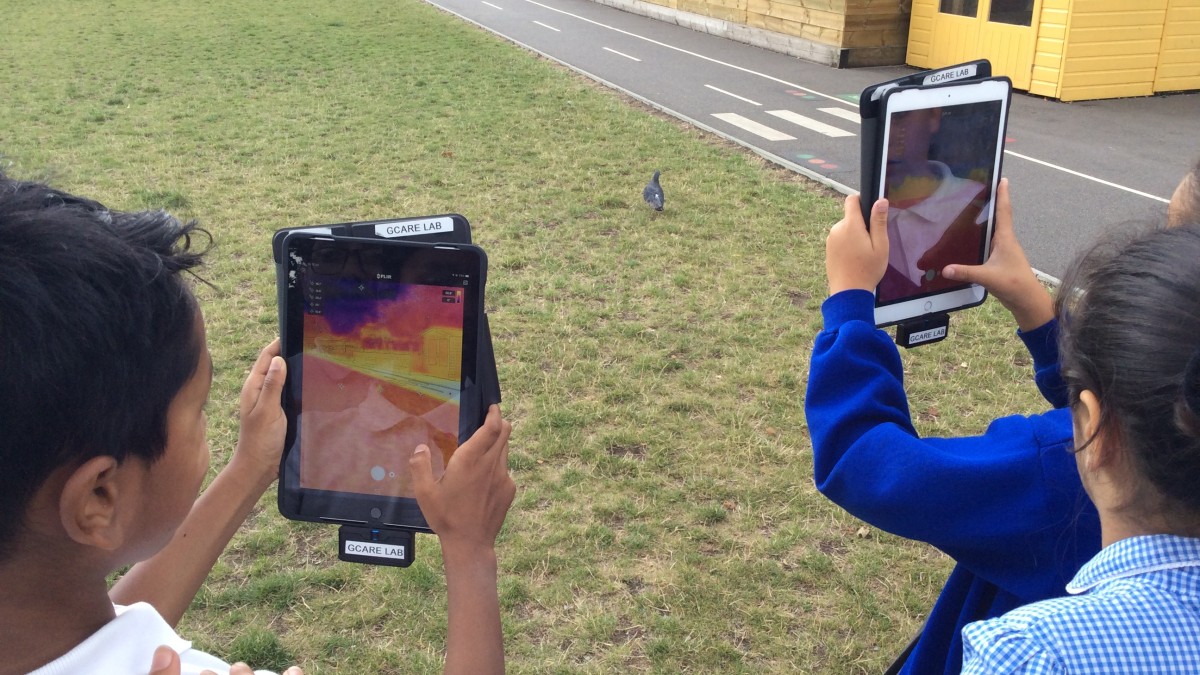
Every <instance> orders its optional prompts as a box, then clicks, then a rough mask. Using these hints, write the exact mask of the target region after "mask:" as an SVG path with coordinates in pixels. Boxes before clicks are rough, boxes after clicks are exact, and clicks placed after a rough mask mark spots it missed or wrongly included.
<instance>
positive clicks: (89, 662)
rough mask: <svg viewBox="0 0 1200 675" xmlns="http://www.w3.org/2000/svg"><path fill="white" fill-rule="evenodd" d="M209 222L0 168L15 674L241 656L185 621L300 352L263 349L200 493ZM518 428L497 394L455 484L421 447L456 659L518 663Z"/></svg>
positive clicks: (1, 635)
mask: <svg viewBox="0 0 1200 675" xmlns="http://www.w3.org/2000/svg"><path fill="white" fill-rule="evenodd" d="M202 235H204V236H206V233H204V232H203V231H202V230H199V229H197V228H196V226H195V224H194V223H181V222H180V221H178V220H176V219H175V218H173V217H171V216H170V215H168V214H166V213H163V212H161V211H160V212H141V213H122V212H117V211H110V210H108V209H106V208H105V207H104V206H102V205H101V204H99V203H97V202H94V201H91V200H88V199H83V198H79V197H75V196H73V195H69V194H67V193H64V192H61V191H59V190H55V189H53V188H50V187H47V186H46V185H43V184H40V183H34V182H23V181H15V180H11V179H9V178H7V177H5V176H3V174H0V270H3V273H0V401H3V402H4V409H3V411H2V412H0V466H3V467H4V470H3V471H0V579H3V580H4V581H3V584H2V585H0V653H3V654H5V660H4V663H3V665H0V673H10V672H11V673H26V672H30V671H34V672H36V673H39V674H41V673H45V674H47V675H49V674H51V673H68V672H69V673H78V672H96V673H139V672H140V673H145V672H147V671H148V670H149V668H150V665H151V662H152V659H153V658H154V654H155V648H156V647H158V646H159V645H164V644H165V645H168V646H170V647H172V648H173V649H174V651H176V652H178V653H179V656H180V658H181V660H182V664H183V670H184V672H196V671H198V670H199V669H201V668H211V669H215V670H217V671H219V672H225V671H226V670H227V669H228V668H229V666H228V665H227V664H225V663H224V662H222V661H221V660H219V659H217V658H215V657H213V656H210V655H208V654H204V653H202V652H199V651H197V650H193V649H191V648H190V647H191V645H190V643H188V642H187V641H186V640H183V639H181V638H179V636H177V635H176V634H175V632H174V631H173V630H172V628H171V626H173V625H174V624H175V623H176V622H177V621H178V620H179V618H180V617H181V616H182V614H183V612H184V611H185V610H186V608H187V606H188V604H189V603H190V602H191V600H192V598H193V597H194V595H195V593H196V591H197V590H198V589H199V587H200V584H201V583H203V581H204V578H205V577H206V576H207V575H208V572H209V571H210V570H211V568H212V565H213V564H214V562H215V561H216V558H217V556H218V555H220V553H221V551H222V550H223V549H224V547H225V545H226V544H227V543H228V541H229V539H230V538H231V537H232V536H233V533H234V532H235V531H236V530H237V528H238V527H239V526H240V525H241V523H242V522H243V520H244V519H245V518H246V516H247V515H248V514H249V512H250V510H251V508H253V506H254V504H255V503H257V501H258V499H259V498H260V497H261V496H262V494H263V493H264V492H265V491H266V489H267V487H269V486H270V484H271V483H272V482H273V481H274V479H275V477H276V473H277V470H278V464H279V456H280V452H281V450H282V445H283V436H284V433H285V431H286V419H285V417H284V415H283V412H282V410H281V409H280V405H279V401H280V392H281V389H282V386H283V382H284V378H285V366H284V362H283V359H282V358H280V357H279V343H278V341H275V342H272V343H271V344H270V345H268V346H267V347H266V348H264V349H263V350H262V352H261V353H260V355H259V357H258V360H257V361H256V362H255V364H254V366H253V368H252V369H251V371H250V374H249V376H248V377H247V379H246V383H245V385H244V386H243V389H242V394H241V400H240V406H239V407H240V418H241V429H240V433H239V437H238V444H237V448H236V450H235V451H234V453H233V455H232V457H231V459H230V461H229V464H228V465H227V466H226V467H225V468H224V469H223V470H222V471H221V472H220V474H219V475H218V476H217V477H216V478H215V479H214V480H213V482H212V484H211V485H210V486H209V488H208V489H207V490H206V491H205V492H204V494H203V495H201V496H200V498H199V499H197V498H196V496H197V492H198V491H199V489H200V486H201V484H202V482H203V480H204V476H205V473H206V471H207V468H208V459H209V454H208V446H207V441H206V438H205V431H206V420H205V417H204V406H205V403H206V401H207V398H208V392H209V389H210V387H211V383H212V360H211V357H210V355H209V352H208V347H207V343H206V339H205V332H204V319H203V316H202V315H201V313H200V308H199V306H198V304H197V302H196V299H195V296H194V295H193V294H192V291H191V288H190V286H189V282H188V280H187V279H185V277H184V273H185V272H188V271H190V270H193V269H194V268H195V267H196V266H198V265H199V264H200V263H201V260H202V256H203V251H197V250H195V249H194V248H193V244H194V242H195V240H196V239H197V238H199V237H200V236H202ZM510 431H511V427H510V425H509V424H508V423H507V422H505V421H503V420H502V419H501V417H500V413H499V409H498V408H493V409H492V410H491V411H490V412H489V415H488V418H487V421H486V422H485V424H484V426H483V427H482V428H481V429H480V430H479V432H477V433H476V434H475V436H473V437H472V438H471V439H470V440H469V441H468V442H467V443H464V444H463V446H462V448H460V449H459V452H458V453H456V454H455V458H454V460H453V461H451V463H450V466H448V467H447V470H446V473H445V475H444V476H443V477H442V478H441V479H440V480H438V481H434V479H433V477H432V474H431V470H430V468H429V453H428V449H427V448H426V449H424V451H422V450H423V448H418V449H417V452H415V453H414V455H413V460H412V466H413V470H414V475H415V482H416V492H417V495H418V501H419V502H420V505H421V507H422V509H423V510H424V511H425V514H426V517H427V519H428V520H429V522H430V524H431V525H432V526H433V527H434V529H435V530H436V531H437V532H438V533H439V537H440V538H441V539H442V550H443V558H444V559H445V561H446V575H447V582H448V586H449V594H450V630H449V638H448V642H449V645H448V655H447V670H448V671H457V672H497V671H502V670H503V649H502V642H501V640H502V636H501V632H500V617H499V609H498V601H497V600H496V557H495V550H494V541H495V537H496V534H497V533H498V531H499V529H500V525H501V524H502V523H503V520H504V515H505V513H506V512H507V509H508V506H509V505H510V504H511V502H512V498H513V495H514V493H515V486H514V484H513V482H512V479H511V478H510V477H509V475H508V471H507V457H508V435H509V432H510ZM460 455H461V456H462V459H461V460H459V457H460ZM452 490H453V491H455V492H458V491H460V490H469V491H471V492H472V493H473V494H478V495H480V496H481V499H480V500H478V501H477V502H475V503H472V504H466V505H464V504H460V503H457V502H455V501H454V500H450V499H447V498H446V497H445V496H444V494H445V493H447V492H450V491H452ZM132 563H136V564H135V565H134V567H133V568H132V569H131V570H130V571H129V572H128V573H127V574H125V575H124V576H123V577H122V578H121V579H120V580H119V581H118V582H117V583H116V584H115V585H113V587H112V588H111V590H110V589H109V588H108V584H107V577H108V575H110V574H112V573H113V572H114V571H116V570H118V569H120V568H122V567H124V566H126V565H129V564H132ZM467 635H470V636H471V638H470V640H471V641H470V642H469V643H468V641H467V640H468V638H467V637H466V636H467Z"/></svg>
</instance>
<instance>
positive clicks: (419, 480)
mask: <svg viewBox="0 0 1200 675" xmlns="http://www.w3.org/2000/svg"><path fill="white" fill-rule="evenodd" d="M450 459H451V461H454V458H453V457H451V458H450ZM408 471H409V475H410V476H411V478H412V484H413V492H414V493H415V494H416V496H417V501H418V502H420V501H422V500H423V499H424V498H426V497H427V496H428V495H430V494H431V493H432V491H433V484H434V483H435V482H436V481H435V480H434V478H433V465H432V459H431V458H430V456H429V446H428V445H425V444H424V443H422V444H421V445H418V446H417V447H416V449H415V450H413V453H412V457H410V458H409V459H408Z"/></svg>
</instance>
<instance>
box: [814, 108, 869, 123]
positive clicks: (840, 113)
mask: <svg viewBox="0 0 1200 675" xmlns="http://www.w3.org/2000/svg"><path fill="white" fill-rule="evenodd" d="M817 110H820V111H821V112H823V113H826V114H829V115H833V116H834V117H840V118H842V119H844V120H846V121H847V122H854V123H855V124H862V118H861V117H859V116H858V113H856V112H854V111H853V110H846V109H845V108H817Z"/></svg>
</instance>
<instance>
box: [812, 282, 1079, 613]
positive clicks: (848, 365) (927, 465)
mask: <svg viewBox="0 0 1200 675" xmlns="http://www.w3.org/2000/svg"><path fill="white" fill-rule="evenodd" d="M822 312H823V315H824V319H825V328H824V330H823V331H821V333H819V334H818V335H817V338H816V343H815V346H814V349H813V355H812V360H811V367H810V372H809V380H808V394H807V396H806V399H805V411H806V414H807V419H808V426H809V431H810V434H811V436H812V443H813V470H814V480H815V482H816V485H817V489H819V490H820V491H821V492H822V493H823V494H824V495H825V496H827V497H828V498H829V499H831V500H832V501H833V502H835V503H837V504H838V505H840V506H841V507H842V508H844V509H846V510H847V511H848V512H850V513H851V514H853V515H854V516H856V517H858V518H860V519H861V520H863V521H866V522H868V523H870V524H872V525H874V526H875V527H878V528H880V529H882V530H885V531H888V532H891V533H893V534H896V535H899V536H902V537H906V538H909V539H916V540H919V541H924V542H928V543H930V544H932V545H934V546H936V547H938V548H939V549H941V550H942V551H944V552H946V553H947V554H948V555H950V556H951V557H953V558H954V559H955V560H956V561H958V563H959V564H960V565H963V566H965V567H967V568H968V569H970V570H971V571H972V572H974V573H975V574H977V575H979V576H980V577H982V578H984V579H986V580H988V581H990V582H992V583H994V584H996V585H997V586H999V587H1000V588H1003V589H1005V590H1007V591H1009V592H1011V593H1013V594H1014V595H1016V596H1018V597H1021V598H1029V599H1038V598H1042V597H1048V596H1049V595H1054V594H1058V593H1061V591H1062V587H1063V585H1064V584H1065V583H1066V581H1068V580H1069V579H1070V577H1071V575H1072V574H1073V573H1074V568H1076V567H1077V566H1078V564H1079V561H1078V560H1077V559H1076V557H1077V556H1076V555H1070V554H1069V553H1067V552H1065V551H1063V544H1064V540H1071V541H1073V538H1072V537H1067V536H1064V533H1065V531H1066V530H1067V529H1068V528H1070V527H1072V522H1073V520H1074V519H1076V517H1077V515H1078V514H1079V512H1080V503H1079V499H1080V496H1081V495H1082V494H1083V490H1082V486H1081V485H1080V483H1079V478H1078V474H1077V473H1076V472H1075V466H1074V459H1073V457H1072V456H1071V455H1070V453H1069V452H1067V449H1068V445H1067V444H1069V443H1070V433H1071V426H1070V419H1069V416H1068V414H1067V411H1065V410H1064V411H1052V412H1051V413H1049V414H1048V415H1043V416H1035V417H1031V418H1025V417H1006V418H1001V419H998V420H996V421H994V422H992V424H991V425H990V426H989V427H988V428H987V430H986V431H985V432H984V433H983V434H982V435H980V436H973V437H963V438H928V439H926V438H921V437H920V436H919V435H918V434H917V432H916V430H915V429H914V427H913V424H912V420H911V418H910V416H909V411H908V399H907V396H906V395H905V392H904V382H903V370H902V365H901V362H900V356H899V352H898V351H897V349H896V346H895V344H894V343H893V342H892V340H891V338H890V337H889V336H888V335H887V334H886V333H884V332H883V331H881V330H878V329H876V328H875V326H874V300H873V298H872V295H871V294H870V293H869V292H866V291H846V292H843V293H839V294H837V295H835V296H833V297H831V298H829V299H828V300H826V302H825V304H824V305H823V306H822ZM1060 418H1061V419H1060ZM1087 548H1089V549H1090V548H1091V547H1087ZM1086 559H1087V558H1086V557H1084V558H1083V560H1086Z"/></svg>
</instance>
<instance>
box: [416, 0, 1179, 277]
mask: <svg viewBox="0 0 1200 675" xmlns="http://www.w3.org/2000/svg"><path fill="white" fill-rule="evenodd" d="M426 1H427V2H429V3H430V4H432V5H434V6H436V7H439V8H441V9H443V10H445V11H447V12H449V13H451V14H454V15H455V16H458V17H459V18H461V19H463V20H465V21H468V22H470V23H473V24H476V25H477V26H480V27H482V28H484V29H486V30H488V31H490V32H492V33H495V34H496V35H499V36H501V37H503V38H505V39H507V40H509V41H511V42H513V43H516V44H517V45H520V46H522V47H525V48H526V49H529V50H531V51H533V52H536V53H538V54H541V55H542V56H545V57H547V58H549V59H551V60H554V61H557V62H559V63H561V64H563V65H565V66H567V67H569V68H571V69H573V70H576V71H578V72H580V73H582V74H584V75H586V76H588V77H590V78H592V79H594V80H596V81H598V82H600V83H602V84H605V85H607V86H610V87H612V88H614V89H617V90H619V91H622V92H624V93H626V94H628V95H630V96H632V97H634V98H637V99H639V100H641V101H643V102H645V103H647V104H649V105H651V106H653V107H655V108H658V109H659V110H662V111H664V112H666V113H668V114H671V115H673V116H675V117H678V118H680V119H683V120H685V121H688V122H690V123H691V124H694V125H696V126H698V127H701V128H703V129H706V130H708V131H711V132H713V133H716V134H718V135H720V136H722V137H725V138H727V139H729V140H732V141H734V142H737V143H739V144H741V145H743V146H746V147H748V148H750V149H752V150H754V151H755V152H757V153H759V154H760V155H762V156H764V157H766V158H767V159H770V160H771V161H774V162H776V163H778V164H781V165H783V166H786V167H788V168H791V169H793V170H795V171H797V172H799V173H802V174H804V175H806V176H809V177H810V178H813V179H815V180H817V181H819V182H821V183H823V184H825V185H828V186H829V187H832V188H834V189H836V190H838V191H841V192H844V193H851V192H854V191H857V190H858V186H859V175H858V174H859V171H858V153H859V134H858V131H859V121H858V94H859V92H861V91H862V89H863V88H864V87H866V86H867V85H870V84H874V83H876V82H881V81H884V80H889V79H893V78H895V77H899V76H901V75H903V74H907V73H911V72H916V69H913V68H909V67H906V66H888V67H876V68H855V69H836V68H830V67H826V66H822V65H818V64H814V63H810V62H807V61H803V60H799V59H797V58H795V57H791V56H788V55H785V54H781V53H777V52H772V51H768V50H766V49H761V48H758V47H754V46H750V45H745V44H742V43H740V42H735V41H732V40H728V39H725V38H722V37H717V36H714V35H710V34H708V33H704V32H700V31H696V30H691V29H689V28H684V27H682V26H679V25H675V24H673V23H668V22H666V21H661V20H657V19H652V18H648V17H644V16H639V15H637V14H633V13H630V12H625V11H621V10H619V9H615V8H612V7H609V6H607V5H602V4H598V3H596V2H591V1H589V0H426ZM1007 136H1008V138H1007V141H1006V144H1005V148H1006V149H1005V158H1004V165H1003V170H1002V172H1003V174H1004V175H1006V176H1008V177H1009V179H1010V181H1011V183H1012V186H1013V199H1014V202H1015V204H1014V208H1015V210H1016V214H1017V223H1016V226H1017V232H1018V235H1019V237H1020V238H1021V241H1022V243H1023V244H1024V245H1025V247H1026V249H1027V252H1028V255H1029V259H1030V262H1031V263H1032V264H1033V266H1034V267H1035V268H1037V269H1038V270H1039V271H1041V272H1042V273H1044V274H1046V275H1048V276H1050V277H1058V276H1061V274H1062V273H1063V271H1064V270H1065V267H1066V265H1067V264H1068V263H1069V262H1070V260H1071V258H1072V257H1073V255H1074V254H1075V252H1076V251H1077V250H1078V249H1079V248H1080V247H1082V246H1084V245H1086V244H1087V243H1088V242H1089V241H1091V240H1092V239H1093V238H1094V237H1096V236H1098V235H1099V234H1100V233H1101V232H1102V231H1104V230H1106V229H1109V228H1112V227H1136V226H1140V225H1144V224H1147V223H1153V222H1155V221H1160V220H1161V219H1162V218H1163V216H1164V214H1165V210H1166V204H1167V202H1168V201H1169V199H1170V197H1171V194H1172V193H1173V192H1174V189H1175V186H1176V185H1177V184H1178V182H1179V180H1180V178H1181V177H1182V176H1183V175H1184V173H1185V172H1186V171H1187V170H1188V168H1189V167H1191V166H1192V164H1193V163H1194V162H1195V161H1196V160H1197V159H1198V158H1200V94H1197V93H1187V94H1176V95H1170V96H1157V97H1147V98H1137V99H1119V100H1107V101H1085V102H1075V103H1061V102H1058V101H1053V100H1047V99H1043V98H1039V97H1035V96H1029V95H1026V94H1022V93H1019V92H1014V94H1013V101H1012V109H1011V112H1010V117H1009V125H1008V134H1007ZM650 168H662V167H650ZM650 168H648V169H647V173H648V172H649V169H650ZM663 181H664V185H669V172H664V176H663ZM634 187H635V188H637V189H640V187H641V186H640V185H638V186H634ZM631 189H634V188H631ZM668 189H669V188H668Z"/></svg>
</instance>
